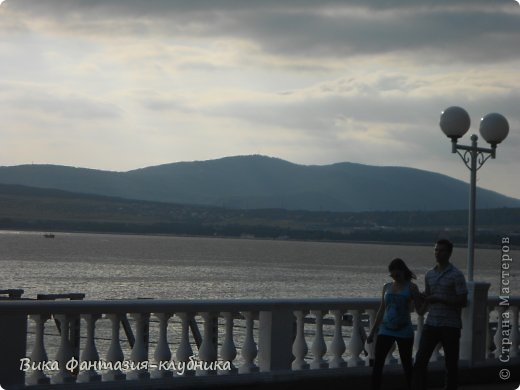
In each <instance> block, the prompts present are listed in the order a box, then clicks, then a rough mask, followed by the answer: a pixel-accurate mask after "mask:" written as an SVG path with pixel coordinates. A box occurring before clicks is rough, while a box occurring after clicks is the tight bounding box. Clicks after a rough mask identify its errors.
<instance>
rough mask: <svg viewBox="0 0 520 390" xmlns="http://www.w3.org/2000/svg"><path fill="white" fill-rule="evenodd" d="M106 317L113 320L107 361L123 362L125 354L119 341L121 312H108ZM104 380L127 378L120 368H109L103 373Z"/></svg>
mask: <svg viewBox="0 0 520 390" xmlns="http://www.w3.org/2000/svg"><path fill="white" fill-rule="evenodd" d="M105 317H106V318H108V319H110V321H111V322H112V337H111V340H110V346H109V348H108V352H107V362H110V363H112V364H114V365H115V364H116V363H117V362H123V361H124V359H125V355H124V354H123V350H122V349H121V343H120V341H119V324H120V321H121V314H106V315H105ZM102 378H103V381H119V380H125V379H126V375H125V374H124V373H123V372H122V371H121V370H120V369H119V368H117V369H115V370H108V371H107V372H105V373H104V374H103V375H102Z"/></svg>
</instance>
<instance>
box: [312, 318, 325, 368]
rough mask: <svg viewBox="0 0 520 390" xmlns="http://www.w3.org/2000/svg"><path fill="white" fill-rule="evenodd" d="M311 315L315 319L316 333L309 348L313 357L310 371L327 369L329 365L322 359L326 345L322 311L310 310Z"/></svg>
mask: <svg viewBox="0 0 520 390" xmlns="http://www.w3.org/2000/svg"><path fill="white" fill-rule="evenodd" d="M311 314H313V315H314V316H315V317H316V332H315V334H314V340H313V342H312V346H311V352H312V354H313V355H314V359H312V362H311V369H313V370H316V369H321V368H327V367H328V366H329V363H328V362H327V361H326V360H325V359H323V356H325V354H326V353H327V344H325V338H324V337H323V311H321V310H311Z"/></svg>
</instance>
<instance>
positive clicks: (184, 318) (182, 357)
mask: <svg viewBox="0 0 520 390" xmlns="http://www.w3.org/2000/svg"><path fill="white" fill-rule="evenodd" d="M178 316H179V318H180V319H181V341H180V343H179V347H178V348H177V352H176V353H175V356H176V358H177V361H178V362H182V363H184V364H185V365H186V366H187V364H188V362H189V361H190V358H191V357H192V356H193V349H192V348H191V344H190V320H191V319H192V318H193V314H192V313H179V314H178ZM193 374H194V371H193V370H186V371H185V372H184V375H193Z"/></svg>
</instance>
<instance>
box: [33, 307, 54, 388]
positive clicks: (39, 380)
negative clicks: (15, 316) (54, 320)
mask: <svg viewBox="0 0 520 390" xmlns="http://www.w3.org/2000/svg"><path fill="white" fill-rule="evenodd" d="M29 318H31V319H32V320H33V321H34V323H35V328H34V331H35V340H34V347H33V350H32V353H31V357H30V361H31V363H32V364H34V365H36V369H34V370H33V372H32V374H31V375H30V376H29V378H28V379H27V384H29V385H40V384H48V383H50V378H49V377H48V376H47V375H45V373H44V371H43V368H42V367H43V366H42V365H43V364H44V363H45V362H47V361H48V360H49V359H48V358H47V352H46V351H45V345H44V330H45V322H46V321H47V320H48V319H49V318H50V316H49V315H47V314H34V315H30V316H29Z"/></svg>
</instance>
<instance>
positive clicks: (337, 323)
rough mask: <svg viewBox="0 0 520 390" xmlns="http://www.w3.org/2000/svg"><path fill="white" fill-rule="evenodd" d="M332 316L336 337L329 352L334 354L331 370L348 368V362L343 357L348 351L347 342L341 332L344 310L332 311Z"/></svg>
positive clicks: (330, 365)
mask: <svg viewBox="0 0 520 390" xmlns="http://www.w3.org/2000/svg"><path fill="white" fill-rule="evenodd" d="M331 314H332V315H333V316H334V337H333V338H332V341H331V343H330V347H329V350H330V352H331V353H332V356H333V358H332V360H331V361H330V364H329V367H330V368H343V367H346V366H347V362H345V360H344V359H343V357H342V355H343V353H344V352H345V351H346V350H347V347H346V346H345V340H343V333H342V332H341V323H342V321H343V311H342V310H332V311H331Z"/></svg>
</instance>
